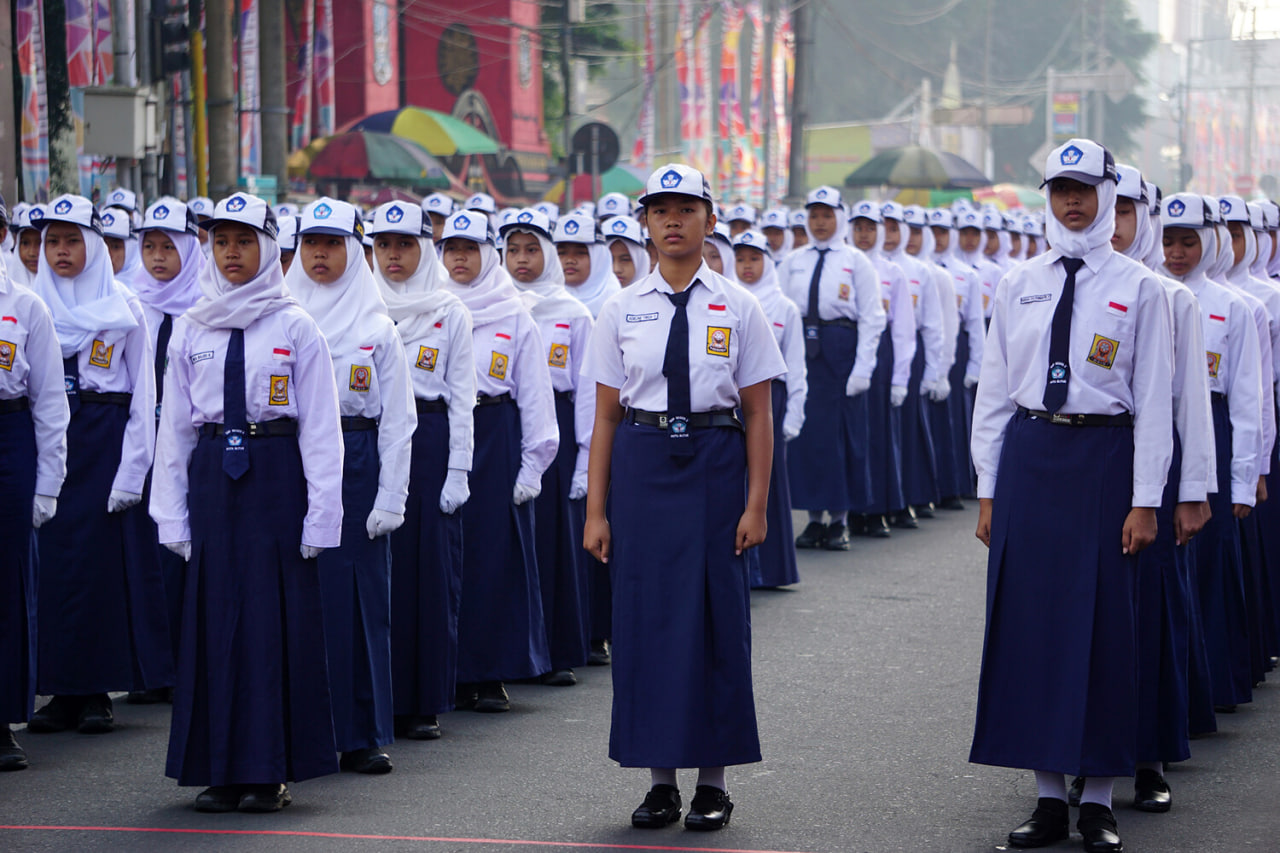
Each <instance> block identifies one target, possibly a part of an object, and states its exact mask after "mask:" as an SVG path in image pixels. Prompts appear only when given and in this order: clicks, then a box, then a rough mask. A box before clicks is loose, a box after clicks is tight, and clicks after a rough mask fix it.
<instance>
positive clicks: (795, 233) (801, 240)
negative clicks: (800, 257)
mask: <svg viewBox="0 0 1280 853" xmlns="http://www.w3.org/2000/svg"><path fill="white" fill-rule="evenodd" d="M791 236H792V238H793V242H792V244H791V245H793V246H795V247H796V248H797V249H799V248H800V247H801V246H807V245H809V232H808V231H805V230H804V229H803V228H792V229H791Z"/></svg>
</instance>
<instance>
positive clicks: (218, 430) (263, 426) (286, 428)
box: [200, 418, 298, 438]
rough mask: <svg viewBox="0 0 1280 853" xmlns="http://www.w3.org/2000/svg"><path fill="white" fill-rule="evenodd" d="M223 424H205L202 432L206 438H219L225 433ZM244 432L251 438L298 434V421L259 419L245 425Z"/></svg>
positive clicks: (289, 419)
mask: <svg viewBox="0 0 1280 853" xmlns="http://www.w3.org/2000/svg"><path fill="white" fill-rule="evenodd" d="M225 432H226V428H225V427H224V426H223V425H222V424H205V425H204V426H202V427H200V434H201V435H203V436H205V437H206V438H208V437H210V436H212V437H213V438H219V437H221V436H222V435H223V434H225ZM244 434H245V435H247V436H249V438H271V437H273V436H278V435H297V434H298V422H297V421H295V420H294V419H293V418H277V419H276V420H273V421H257V422H255V423H250V424H248V425H247V426H246V427H245V430H244Z"/></svg>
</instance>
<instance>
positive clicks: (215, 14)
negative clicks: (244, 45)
mask: <svg viewBox="0 0 1280 853" xmlns="http://www.w3.org/2000/svg"><path fill="white" fill-rule="evenodd" d="M204 10H205V36H206V38H207V40H208V43H209V45H208V46H209V49H208V51H207V54H206V55H207V56H208V57H209V58H210V60H211V61H210V63H209V75H208V77H209V79H208V86H209V105H208V108H209V194H210V195H211V196H212V197H214V198H223V197H225V196H228V195H230V194H231V193H233V192H235V190H236V154H237V153H238V151H239V150H240V136H239V134H238V133H237V132H236V88H235V82H234V80H233V78H232V74H231V57H232V56H233V55H234V54H233V50H234V47H235V45H234V44H233V42H232V38H231V12H232V4H231V0H205V4H204Z"/></svg>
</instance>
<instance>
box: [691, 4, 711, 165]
mask: <svg viewBox="0 0 1280 853" xmlns="http://www.w3.org/2000/svg"><path fill="white" fill-rule="evenodd" d="M711 12H712V7H711V6H710V5H709V4H708V5H706V6H704V7H703V8H702V11H701V12H700V13H699V15H698V23H697V27H696V29H695V30H694V37H693V87H694V88H693V139H692V145H691V147H690V156H689V165H691V166H693V167H694V168H695V169H697V170H698V171H699V172H702V173H703V174H704V175H705V174H709V173H710V172H711V170H712V168H714V166H715V158H714V156H713V153H712V150H711Z"/></svg>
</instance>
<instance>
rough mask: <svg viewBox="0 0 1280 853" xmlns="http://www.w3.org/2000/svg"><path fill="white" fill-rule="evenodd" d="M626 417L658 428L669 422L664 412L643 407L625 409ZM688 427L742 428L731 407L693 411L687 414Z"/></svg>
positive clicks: (637, 422)
mask: <svg viewBox="0 0 1280 853" xmlns="http://www.w3.org/2000/svg"><path fill="white" fill-rule="evenodd" d="M626 414H627V419H628V420H629V421H631V422H632V423H633V424H642V425H644V426H655V427H657V428H658V429H666V428H667V424H668V423H669V421H668V418H667V413H666V412H646V411H645V410H643V409H631V408H628V409H627V413H626ZM689 427H690V428H691V429H709V428H712V427H729V428H730V429H738V430H740V429H743V426H742V421H740V420H739V419H738V414H737V412H735V411H734V410H733V409H717V410H715V411H711V412H694V413H693V414H691V415H689Z"/></svg>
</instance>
